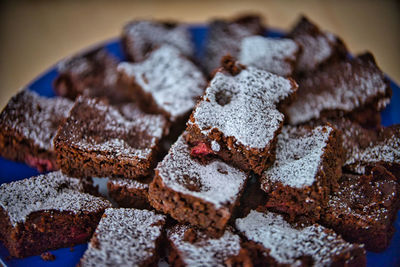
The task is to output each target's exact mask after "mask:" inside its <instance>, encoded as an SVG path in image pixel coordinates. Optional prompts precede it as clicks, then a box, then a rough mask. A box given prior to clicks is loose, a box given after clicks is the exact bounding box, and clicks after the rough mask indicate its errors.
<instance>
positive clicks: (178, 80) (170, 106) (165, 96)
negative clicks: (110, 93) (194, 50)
mask: <svg viewBox="0 0 400 267" xmlns="http://www.w3.org/2000/svg"><path fill="white" fill-rule="evenodd" d="M118 71H119V84H120V86H122V87H128V88H130V90H131V93H132V94H133V95H134V97H135V98H136V99H138V103H139V104H140V105H141V108H142V109H143V110H145V111H147V112H150V113H160V114H163V115H164V116H166V117H167V118H168V119H169V121H171V122H172V123H177V122H180V121H181V122H182V123H183V121H186V120H187V117H188V116H189V114H190V112H191V110H192V109H193V107H194V105H195V104H196V101H197V98H198V97H200V96H201V95H202V94H203V92H204V87H205V86H206V80H205V78H204V76H203V74H202V73H201V71H200V70H199V69H198V68H197V67H196V66H195V65H194V64H193V62H191V61H190V60H188V59H187V58H185V57H184V56H183V55H182V54H181V53H180V52H179V50H177V49H176V48H174V47H173V46H170V45H164V46H162V47H160V48H159V49H157V50H155V51H154V52H152V53H151V54H150V55H149V57H148V58H147V59H146V60H145V61H143V62H141V63H128V62H123V63H120V64H119V66H118Z"/></svg>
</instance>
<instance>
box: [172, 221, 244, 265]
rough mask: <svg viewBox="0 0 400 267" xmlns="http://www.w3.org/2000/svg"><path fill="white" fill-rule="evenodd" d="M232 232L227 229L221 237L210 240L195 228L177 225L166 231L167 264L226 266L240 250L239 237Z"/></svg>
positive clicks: (210, 238) (205, 234)
mask: <svg viewBox="0 0 400 267" xmlns="http://www.w3.org/2000/svg"><path fill="white" fill-rule="evenodd" d="M232 230H233V229H231V228H227V229H226V230H225V232H224V234H223V236H221V237H219V238H212V237H210V236H208V235H207V233H205V232H204V231H201V230H199V229H197V228H195V227H192V226H189V225H184V224H177V225H175V226H173V227H171V228H170V229H168V230H167V239H168V243H169V257H168V262H169V263H170V264H171V265H172V266H227V265H228V264H227V263H228V262H229V260H230V258H232V257H235V256H237V255H238V254H239V252H240V249H241V246H240V237H239V236H238V235H236V234H234V233H233V231H232ZM228 266H230V265H228Z"/></svg>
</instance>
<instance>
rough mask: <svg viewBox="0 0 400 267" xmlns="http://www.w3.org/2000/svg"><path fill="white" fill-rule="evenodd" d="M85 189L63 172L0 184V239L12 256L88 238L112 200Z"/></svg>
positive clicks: (38, 251) (66, 245)
mask: <svg viewBox="0 0 400 267" xmlns="http://www.w3.org/2000/svg"><path fill="white" fill-rule="evenodd" d="M83 191H84V187H83V185H82V184H81V181H80V180H79V179H75V178H70V177H67V176H65V175H63V174H62V173H61V172H60V171H57V172H51V173H47V174H44V175H39V176H36V177H32V178H28V179H24V180H20V181H15V182H11V183H7V184H2V185H0V241H1V242H2V243H3V244H4V246H5V247H6V248H7V249H8V251H9V253H10V255H11V256H13V257H18V258H23V257H27V256H31V255H38V254H41V253H42V252H45V251H47V250H51V249H57V248H61V247H69V246H73V245H75V244H80V243H84V242H86V241H87V240H89V238H90V237H91V235H92V233H93V231H94V230H95V228H96V226H97V223H98V222H99V220H100V218H101V216H102V214H103V212H104V210H105V209H106V208H109V207H111V203H110V202H109V201H107V200H105V199H102V198H99V197H95V196H92V195H89V194H87V193H84V192H83Z"/></svg>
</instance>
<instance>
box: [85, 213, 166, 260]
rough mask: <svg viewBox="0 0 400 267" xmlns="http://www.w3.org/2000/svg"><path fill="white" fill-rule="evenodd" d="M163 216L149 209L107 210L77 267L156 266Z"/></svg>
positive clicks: (163, 221)
mask: <svg viewBox="0 0 400 267" xmlns="http://www.w3.org/2000/svg"><path fill="white" fill-rule="evenodd" d="M165 220H166V217H165V216H164V215H160V214H156V213H155V212H153V211H148V210H136V209H125V208H120V209H114V208H111V209H106V211H105V212H104V215H103V217H102V218H101V220H100V223H99V225H98V226H97V228H96V231H95V233H94V235H93V237H92V239H91V240H90V243H89V246H88V249H87V250H86V251H85V253H84V254H83V256H82V259H81V261H80V263H79V265H80V266H82V267H84V266H157V262H158V258H159V253H158V251H159V248H160V242H161V241H162V235H163V228H164V224H165Z"/></svg>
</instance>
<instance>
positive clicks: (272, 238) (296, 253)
mask: <svg viewBox="0 0 400 267" xmlns="http://www.w3.org/2000/svg"><path fill="white" fill-rule="evenodd" d="M236 229H238V230H239V232H240V233H241V234H242V235H243V236H244V237H245V238H246V239H247V240H249V241H250V242H254V243H255V244H257V245H258V249H259V250H261V251H260V252H261V253H258V254H259V255H260V256H261V257H262V258H263V260H262V262H269V263H270V266H288V265H290V266H302V265H306V266H342V265H343V266H344V265H345V266H363V265H365V263H366V259H365V250H364V249H363V248H362V246H360V245H357V244H350V243H347V242H346V241H344V240H343V239H342V238H341V237H340V236H339V235H337V234H336V233H335V232H334V231H332V230H329V229H327V228H324V227H323V226H320V225H318V224H314V225H310V226H307V227H294V226H293V225H291V224H289V223H288V222H286V221H285V220H284V218H283V217H282V216H281V215H278V214H274V213H272V212H269V213H261V212H257V211H251V212H250V213H249V215H248V216H247V217H245V218H242V219H237V220H236ZM253 247H254V248H256V247H255V246H253ZM256 249H257V248H256ZM254 260H257V259H254Z"/></svg>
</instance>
